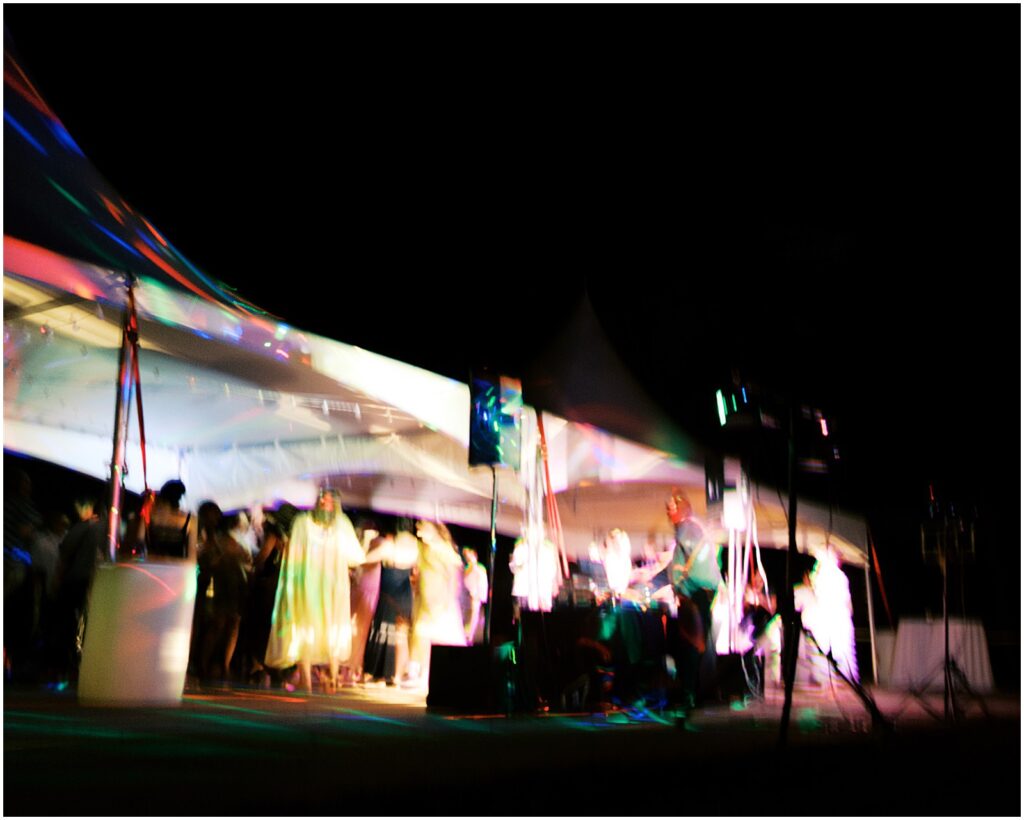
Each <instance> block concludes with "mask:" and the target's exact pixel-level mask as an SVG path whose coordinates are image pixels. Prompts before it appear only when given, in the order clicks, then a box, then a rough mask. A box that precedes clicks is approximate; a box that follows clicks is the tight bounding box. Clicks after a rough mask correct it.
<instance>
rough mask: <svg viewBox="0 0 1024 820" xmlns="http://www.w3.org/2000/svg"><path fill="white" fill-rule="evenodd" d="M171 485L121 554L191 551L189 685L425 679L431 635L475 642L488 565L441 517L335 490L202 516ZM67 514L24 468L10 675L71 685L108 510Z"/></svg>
mask: <svg viewBox="0 0 1024 820" xmlns="http://www.w3.org/2000/svg"><path fill="white" fill-rule="evenodd" d="M184 495H185V486H184V484H183V483H182V482H181V481H177V480H174V481H169V482H167V483H166V484H165V485H164V486H163V487H162V488H161V490H160V492H159V493H155V494H150V495H147V496H145V497H143V500H142V503H141V507H140V509H138V510H137V511H135V512H133V513H130V514H129V515H128V516H126V520H125V521H123V523H122V533H121V539H120V542H121V544H120V550H121V552H120V554H119V556H118V560H127V561H139V560H143V561H168V560H181V561H187V562H194V563H195V565H196V571H197V592H196V600H195V611H194V614H193V622H192V623H193V627H192V637H191V645H190V654H189V666H188V673H189V676H190V679H191V680H192V681H193V682H194V683H197V684H201V685H202V684H205V685H218V686H219V685H225V684H239V683H244V684H257V685H263V686H272V685H273V686H283V687H286V688H302V689H305V690H306V691H312V690H313V688H314V686H319V687H321V688H322V689H323V690H324V691H327V692H332V691H336V690H337V688H338V687H339V686H346V685H348V686H353V685H381V686H403V687H407V688H413V689H415V688H422V687H425V685H426V678H427V674H428V673H429V669H430V647H431V645H432V644H446V645H454V646H465V645H467V644H472V643H473V642H480V641H481V640H482V632H483V629H482V626H483V623H482V620H483V619H482V612H483V606H484V603H485V601H486V599H487V595H488V587H489V584H488V578H487V572H486V570H485V569H484V568H483V567H482V566H481V565H480V563H479V562H478V560H477V555H476V552H475V551H474V550H472V549H470V548H466V549H465V550H460V549H459V547H458V545H457V544H456V542H455V540H454V538H453V537H452V535H451V532H450V531H449V529H448V528H447V527H446V526H445V525H444V524H443V523H441V522H437V521H418V522H413V521H408V520H401V519H400V520H397V521H395V522H394V523H393V524H391V525H390V526H389V527H387V528H384V527H382V526H380V525H379V524H378V523H377V522H375V521H373V520H369V519H362V520H359V521H358V523H357V525H353V524H352V522H351V520H350V519H349V517H348V516H347V515H346V514H345V512H344V511H343V510H342V508H341V498H340V495H339V494H338V493H337V491H335V490H330V489H324V490H322V491H321V492H320V493H319V495H318V497H317V500H316V503H315V505H314V506H313V508H312V509H311V510H309V511H308V512H307V511H302V510H299V509H298V508H296V507H295V506H293V505H291V504H288V503H282V504H280V505H279V506H278V507H276V509H272V510H263V509H262V508H256V509H253V510H251V511H246V510H240V511H234V512H230V513H225V512H224V511H222V510H221V508H220V507H219V506H218V505H217V504H216V503H214V502H212V501H206V502H204V503H202V504H201V505H200V506H199V508H198V510H197V512H196V514H195V515H193V514H191V513H190V512H188V511H186V510H185V509H184V508H183V506H182V499H183V497H184ZM72 508H73V510H74V515H75V517H76V521H75V523H74V524H73V525H72V524H71V522H70V517H69V516H68V515H65V514H63V513H58V512H47V514H46V515H40V513H39V512H38V511H37V509H36V507H35V505H34V503H33V500H32V488H31V481H30V480H29V478H28V476H27V475H24V474H22V475H19V476H17V477H16V479H15V480H14V481H13V482H12V485H11V486H10V487H9V489H8V493H7V494H6V495H5V499H4V610H5V628H4V659H5V665H6V668H7V674H8V676H9V677H10V676H15V677H17V678H19V679H21V680H36V681H40V680H42V681H46V682H48V683H50V684H53V685H56V686H61V687H63V686H65V685H67V684H68V683H69V682H73V681H74V680H75V678H76V676H77V668H78V664H79V661H80V657H81V651H82V646H83V634H84V631H85V629H86V627H87V618H88V596H89V589H90V585H91V582H92V578H93V576H94V575H95V572H96V568H97V567H98V566H99V565H100V564H101V563H102V562H104V561H107V560H109V555H108V554H107V549H108V541H107V538H106V526H107V521H106V515H105V509H104V508H103V505H102V502H101V501H100V500H99V499H96V498H81V499H77V500H76V501H75V502H74V504H73V505H72Z"/></svg>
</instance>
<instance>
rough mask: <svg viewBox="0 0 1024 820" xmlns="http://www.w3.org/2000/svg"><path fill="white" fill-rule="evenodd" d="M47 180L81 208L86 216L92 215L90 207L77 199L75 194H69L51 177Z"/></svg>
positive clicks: (69, 200) (58, 191)
mask: <svg viewBox="0 0 1024 820" xmlns="http://www.w3.org/2000/svg"><path fill="white" fill-rule="evenodd" d="M46 181H47V182H49V183H50V184H51V185H52V186H53V187H54V188H56V189H57V193H59V194H60V195H61V196H62V197H64V198H65V199H66V200H67V201H68V202H70V203H71V204H72V205H74V206H75V207H76V208H78V210H80V211H81V212H82V213H83V214H85V215H86V216H90V217H91V216H92V214H91V213H90V212H89V209H88V208H86V207H85V206H84V205H83V204H82V203H81V202H79V201H78V200H77V199H75V198H74V197H73V196H71V194H69V193H68V192H67V191H65V190H64V189H63V188H61V187H60V185H58V184H57V183H56V182H54V181H53V180H52V179H50V178H49V177H47V178H46Z"/></svg>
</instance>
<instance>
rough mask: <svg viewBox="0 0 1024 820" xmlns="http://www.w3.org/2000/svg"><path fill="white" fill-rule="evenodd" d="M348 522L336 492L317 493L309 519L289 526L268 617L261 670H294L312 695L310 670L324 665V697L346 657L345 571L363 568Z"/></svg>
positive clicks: (349, 627) (349, 628) (348, 624)
mask: <svg viewBox="0 0 1024 820" xmlns="http://www.w3.org/2000/svg"><path fill="white" fill-rule="evenodd" d="M363 559H364V554H363V548H362V547H361V546H360V545H359V539H358V538H357V537H356V532H355V529H354V528H353V527H352V522H351V521H349V519H348V516H346V515H345V514H344V513H343V512H342V511H341V497H340V495H339V494H338V492H337V491H336V490H327V489H324V490H321V491H320V495H319V497H318V498H317V502H316V507H315V508H314V509H313V512H312V513H304V514H302V515H299V516H297V517H296V519H295V523H294V524H293V525H292V532H291V537H290V538H289V540H288V548H287V551H286V552H285V554H284V558H283V560H282V562H281V575H280V578H279V580H278V584H277V595H276V597H275V599H274V614H273V616H271V627H270V640H269V642H268V643H267V655H266V665H267V666H269V667H272V668H276V669H284V668H287V667H289V666H294V665H295V664H298V665H299V669H300V673H301V675H302V685H303V686H304V687H305V689H306V691H312V688H313V682H312V675H311V671H312V666H313V665H320V664H327V665H328V680H329V683H328V687H327V688H328V691H336V690H337V685H338V667H339V665H340V664H341V663H343V662H344V661H346V660H348V657H349V654H350V653H351V651H352V621H351V614H350V609H349V607H350V600H349V580H348V570H349V567H354V566H358V565H359V564H361V563H362V562H363Z"/></svg>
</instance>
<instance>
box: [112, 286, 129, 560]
mask: <svg viewBox="0 0 1024 820" xmlns="http://www.w3.org/2000/svg"><path fill="white" fill-rule="evenodd" d="M131 291H132V284H131V282H129V283H128V294H129V296H128V299H126V301H125V306H124V320H123V322H122V323H121V352H120V354H119V356H118V360H117V402H116V405H115V408H114V450H113V453H112V455H111V457H110V508H109V510H108V511H107V552H108V555H109V557H110V560H111V561H112V562H114V561H117V545H118V542H119V540H120V536H121V498H122V491H121V488H122V485H123V483H124V460H125V452H126V451H127V449H128V407H129V406H130V404H131V389H132V377H131V374H132V372H133V370H132V362H131V359H132V356H133V348H132V344H131V341H130V339H129V336H128V328H129V323H130V322H131Z"/></svg>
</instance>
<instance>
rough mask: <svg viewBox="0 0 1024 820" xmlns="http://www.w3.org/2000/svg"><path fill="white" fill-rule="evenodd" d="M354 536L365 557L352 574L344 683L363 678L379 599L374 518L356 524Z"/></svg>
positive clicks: (378, 538) (377, 532) (377, 530)
mask: <svg viewBox="0 0 1024 820" xmlns="http://www.w3.org/2000/svg"><path fill="white" fill-rule="evenodd" d="M356 535H358V536H359V540H360V543H361V544H362V546H363V550H364V551H365V552H366V560H365V562H364V563H363V564H361V565H360V566H358V567H356V568H355V570H354V571H353V575H352V654H351V656H350V657H349V660H348V665H347V666H346V671H345V676H344V683H345V685H346V686H349V685H354V684H356V683H359V682H361V681H362V679H363V664H364V661H365V657H366V642H367V640H368V639H369V637H370V627H371V626H372V625H373V616H374V613H375V612H376V611H377V602H378V600H379V598H380V576H381V564H380V561H379V560H376V561H371V560H370V556H371V555H372V554H373V548H374V547H375V546H379V545H380V544H381V543H382V541H383V538H382V536H381V534H380V528H379V527H378V525H377V523H376V522H375V521H370V520H366V519H364V520H362V521H360V522H359V523H358V524H357V525H356Z"/></svg>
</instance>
